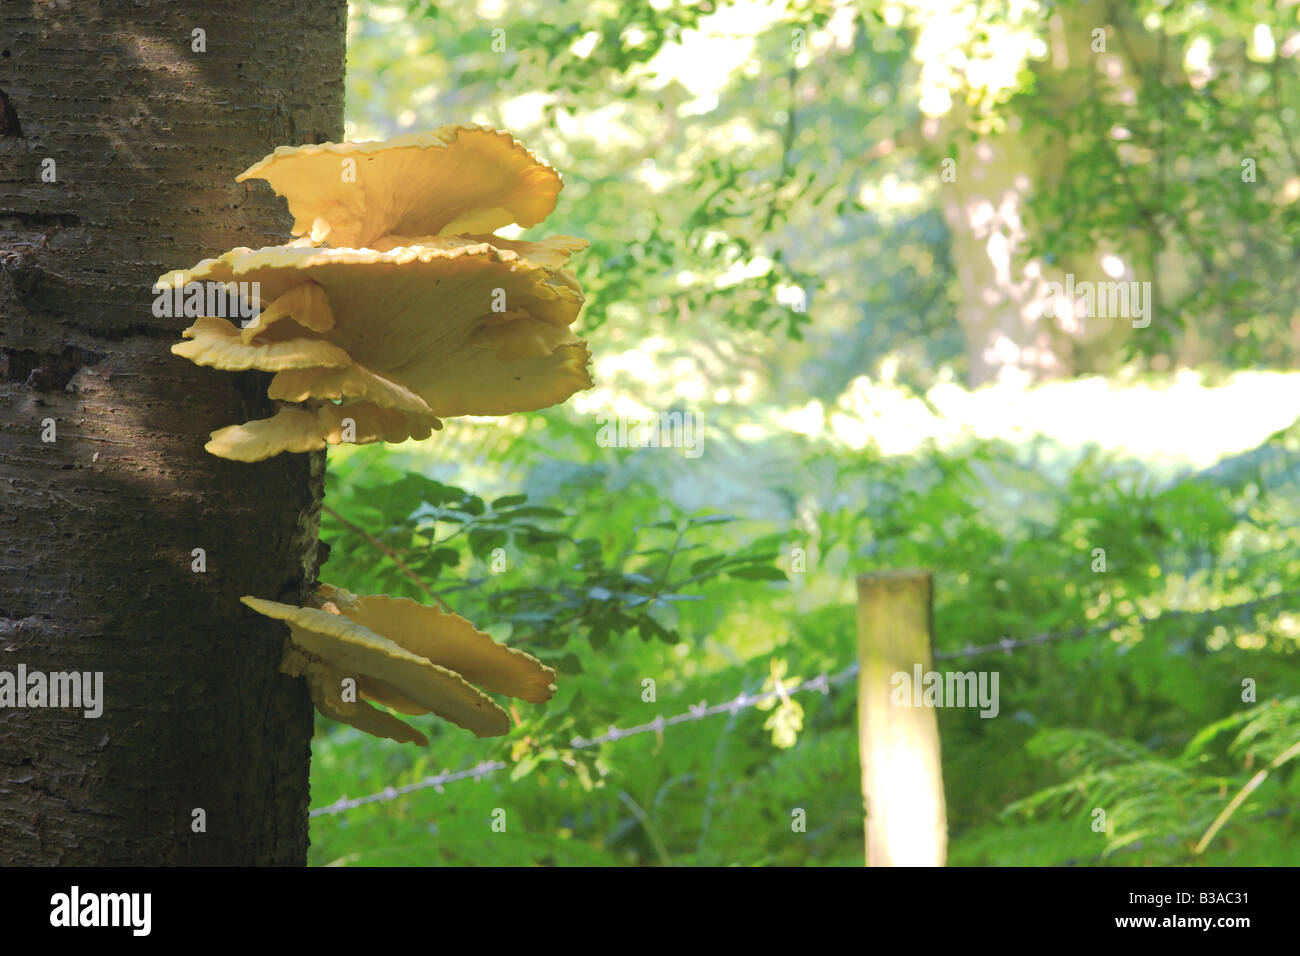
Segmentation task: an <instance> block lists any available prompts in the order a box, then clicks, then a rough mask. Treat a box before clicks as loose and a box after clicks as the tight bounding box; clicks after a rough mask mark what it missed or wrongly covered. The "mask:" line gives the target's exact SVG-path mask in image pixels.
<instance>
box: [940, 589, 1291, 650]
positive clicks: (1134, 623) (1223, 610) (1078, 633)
mask: <svg viewBox="0 0 1300 956" xmlns="http://www.w3.org/2000/svg"><path fill="white" fill-rule="evenodd" d="M1283 598H1295V599H1297V600H1300V590H1293V591H1279V592H1278V593H1277V594H1270V595H1267V596H1265V597H1260V598H1254V599H1253V600H1250V601H1242V602H1241V603H1240V604H1225V605H1223V606H1222V607H1215V608H1202V609H1200V610H1199V611H1197V610H1191V609H1185V610H1184V609H1180V610H1174V611H1165V612H1163V613H1161V614H1153V615H1151V616H1150V617H1137V618H1133V619H1132V620H1129V621H1110V622H1107V623H1106V624H1094V625H1085V626H1082V627H1076V628H1073V629H1072V630H1069V631H1057V632H1055V633H1053V632H1051V631H1047V632H1044V633H1041V634H1034V635H1032V636H1030V637H1021V638H1010V637H1004V638H1002V639H1001V640H999V641H994V642H993V643H992V644H967V645H966V646H965V647H962V648H959V649H957V650H951V651H936V652H935V654H934V659H935V660H936V661H949V660H953V659H954V658H958V657H963V658H964V657H980V656H982V655H984V654H996V653H999V652H1003V653H1010V652H1012V651H1015V650H1019V649H1020V648H1023V647H1039V646H1041V645H1043V644H1051V643H1054V642H1055V641H1069V640H1081V639H1083V638H1086V637H1103V636H1106V635H1109V634H1113V633H1114V632H1115V631H1118V630H1120V629H1121V628H1125V627H1145V626H1147V625H1149V624H1158V623H1161V622H1163V621H1168V620H1175V619H1177V618H1184V617H1198V618H1199V617H1209V616H1211V615H1214V614H1228V613H1231V612H1232V611H1245V610H1248V609H1249V608H1253V607H1257V606H1259V605H1261V604H1270V603H1272V602H1274V601H1280V600H1282V599H1283Z"/></svg>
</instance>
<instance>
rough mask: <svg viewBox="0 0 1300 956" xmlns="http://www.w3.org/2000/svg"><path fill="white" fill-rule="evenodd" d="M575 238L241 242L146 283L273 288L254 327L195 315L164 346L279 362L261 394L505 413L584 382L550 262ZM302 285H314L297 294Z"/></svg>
mask: <svg viewBox="0 0 1300 956" xmlns="http://www.w3.org/2000/svg"><path fill="white" fill-rule="evenodd" d="M501 242H502V243H505V240H502V241H501ZM583 246H585V242H584V241H583V240H581V239H574V238H571V237H568V236H556V237H552V238H551V239H548V240H543V241H542V242H539V243H527V242H510V243H508V246H504V245H499V244H497V243H496V242H495V241H494V242H488V241H484V240H480V239H476V238H472V237H460V236H437V237H422V242H421V243H420V244H415V245H400V246H395V247H393V248H391V249H388V250H386V251H380V250H373V249H364V250H363V249H326V248H309V247H299V248H291V247H284V246H274V247H270V248H266V249H258V250H256V251H254V250H250V249H243V248H241V249H233V250H231V251H230V252H228V253H226V254H225V255H223V256H221V257H220V258H217V259H205V260H203V261H202V262H200V263H199V264H198V265H196V266H195V267H194V268H193V269H189V270H183V271H178V272H172V273H168V274H167V275H165V276H163V277H162V278H160V279H159V280H158V283H159V285H160V286H162V287H168V286H173V285H182V286H183V285H186V284H188V283H192V282H221V283H226V282H231V281H240V282H256V283H258V284H259V286H260V289H261V296H260V297H261V299H262V300H263V301H268V300H272V304H271V306H270V307H268V309H267V310H266V311H267V312H271V311H276V312H278V313H279V314H277V315H276V316H275V319H274V321H272V322H266V321H264V320H262V319H261V318H259V320H258V321H257V323H255V324H257V325H260V326H261V330H259V331H255V333H254V335H253V336H252V337H251V338H249V337H248V335H247V333H248V331H249V330H248V329H244V330H238V329H235V328H234V326H233V325H231V324H230V323H228V322H225V321H224V320H219V319H217V320H214V319H202V320H200V321H198V322H196V323H195V325H194V326H193V327H192V328H191V329H189V330H187V331H186V333H185V335H186V337H187V338H189V339H191V341H189V342H184V343H180V344H178V345H177V346H175V347H174V348H173V351H174V352H176V353H177V354H179V355H184V356H185V357H187V358H190V359H191V360H192V361H195V362H197V363H199V364H203V365H213V366H216V367H218V368H226V369H235V368H240V369H242V368H260V369H265V370H268V371H275V372H279V373H281V374H280V375H277V376H276V378H275V379H274V380H273V382H272V385H271V389H270V393H269V394H270V396H271V397H272V398H275V399H280V400H284V401H305V400H307V399H324V400H359V401H370V402H374V403H376V404H379V405H381V406H383V407H388V408H397V409H401V410H403V411H408V412H413V413H419V414H424V415H431V416H436V417H448V416H454V415H506V414H510V413H512V412H521V411H532V410H535V409H538V408H545V407H546V406H548V405H554V404H557V403H559V402H562V401H564V400H565V399H567V398H568V397H569V396H571V395H572V394H573V393H574V392H577V391H579V390H581V389H584V388H589V387H590V386H591V384H592V382H591V377H590V375H589V373H588V371H587V365H588V362H589V361H590V353H589V352H588V350H587V347H586V344H585V343H584V342H583V341H582V340H581V339H579V338H578V337H577V336H576V335H574V334H573V333H572V332H571V331H569V328H568V327H569V325H570V324H571V323H572V322H573V321H574V320H575V319H576V318H577V315H578V311H579V309H580V308H581V307H582V303H583V295H582V289H581V287H580V286H579V285H578V282H577V279H576V278H575V277H574V276H573V274H572V273H571V272H569V271H568V270H567V269H564V268H562V266H563V264H564V263H565V262H567V259H568V256H569V255H570V254H571V253H572V252H574V251H576V250H578V249H580V248H582V247H583ZM305 283H313V284H314V285H315V286H316V287H318V288H319V294H314V293H313V294H310V295H309V294H306V293H304V292H303V290H302V286H303V285H304V284H305ZM285 298H294V299H296V300H297V301H298V303H299V305H298V308H301V309H302V310H304V311H303V312H302V314H303V315H304V318H303V319H302V320H301V321H299V319H298V315H299V313H298V312H293V311H290V310H286V309H285V308H281V303H282V302H283V301H285ZM326 313H327V314H326ZM265 314H266V313H265V312H264V313H263V315H265ZM321 330H323V331H321ZM340 352H341V353H342V356H343V357H341V356H340Z"/></svg>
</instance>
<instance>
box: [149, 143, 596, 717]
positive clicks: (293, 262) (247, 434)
mask: <svg viewBox="0 0 1300 956" xmlns="http://www.w3.org/2000/svg"><path fill="white" fill-rule="evenodd" d="M236 179H237V181H241V182H242V181H244V180H249V179H263V180H266V181H267V182H268V183H270V185H271V187H272V188H273V189H274V190H275V192H276V193H277V194H278V195H281V196H283V197H285V199H286V200H287V201H288V204H289V211H290V213H291V214H292V215H293V217H294V225H293V229H292V234H293V236H294V237H296V238H294V239H292V240H290V241H288V242H286V244H285V245H281V246H273V247H270V248H264V249H247V248H237V249H232V250H230V251H229V252H227V253H225V254H224V255H221V256H219V257H217V258H215V259H204V260H203V261H202V262H200V263H198V264H197V265H195V266H194V267H193V268H190V269H182V270H176V271H173V272H169V273H167V274H166V275H164V276H162V277H160V278H159V280H158V284H157V285H158V289H157V290H156V291H163V290H171V291H176V290H184V289H189V288H192V287H193V286H194V284H196V283H202V284H207V283H217V284H219V285H220V286H222V287H225V288H231V289H235V288H241V289H246V288H252V289H256V290H257V293H258V294H257V298H258V301H259V304H262V305H264V308H262V309H261V311H260V313H259V314H257V315H256V317H255V318H253V319H252V320H251V321H250V322H248V323H247V324H246V325H244V326H242V327H241V326H238V325H236V324H234V323H233V322H231V321H230V320H229V319H227V318H225V317H222V316H200V317H196V318H195V321H194V323H193V324H192V325H191V326H190V327H189V328H188V329H186V330H185V331H184V332H183V333H182V336H183V338H184V340H185V341H183V342H180V343H177V344H176V345H175V346H173V347H172V351H173V352H174V353H175V354H176V355H179V356H182V357H183V358H187V359H189V360H190V361H192V362H194V363H196V364H198V365H204V366H210V367H212V368H216V369H222V370H226V371H244V370H248V369H259V370H261V371H265V372H271V373H273V376H272V378H271V381H270V385H269V386H268V397H270V398H271V399H273V400H275V401H276V403H277V411H276V412H275V414H274V415H272V416H271V417H270V418H265V419H259V420H255V421H249V422H243V423H240V424H232V425H230V426H227V427H225V428H221V429H218V430H217V431H215V432H213V433H212V435H211V440H210V441H209V442H208V443H207V446H206V448H207V450H208V451H209V452H211V453H212V454H214V455H218V456H220V457H222V458H229V459H233V460H235V461H244V462H255V461H261V460H263V459H265V458H269V457H271V456H273V455H278V454H280V453H282V452H310V451H316V450H319V449H322V448H325V447H326V446H327V445H333V444H340V443H345V442H346V443H351V444H367V443H372V442H380V441H384V442H400V441H405V440H407V439H415V440H424V439H427V438H429V437H430V436H431V435H432V434H433V432H435V431H437V430H440V429H441V428H442V427H443V425H442V420H443V419H444V418H450V417H454V416H460V415H506V414H510V413H512V412H522V411H531V410H534V409H539V408H545V407H547V406H549V405H554V404H557V403H559V402H563V401H564V400H566V399H567V398H569V396H571V395H572V394H573V393H574V392H577V391H579V390H580V389H584V388H589V387H590V386H591V384H592V382H591V377H590V375H589V373H588V364H589V362H590V358H591V356H590V353H589V351H588V349H587V345H586V343H585V342H583V341H582V340H581V339H580V338H578V337H577V336H576V335H575V334H574V333H573V332H572V331H571V330H570V326H571V325H572V324H573V322H574V320H575V319H576V318H577V316H578V311H579V309H580V308H581V307H582V303H583V295H582V289H581V287H580V286H579V284H578V281H577V278H576V277H575V276H574V274H573V273H572V272H571V271H570V270H569V269H568V268H567V265H568V260H569V257H570V256H571V255H572V254H573V253H575V252H578V251H580V250H581V249H583V248H585V247H586V245H587V242H586V241H585V240H583V239H576V238H573V237H571V236H551V237H548V238H545V239H542V240H540V241H537V242H525V241H521V240H510V239H505V238H503V237H500V236H496V235H494V234H493V233H494V232H495V231H496V230H497V229H501V228H503V227H505V226H509V225H511V224H517V225H519V226H521V227H525V228H527V227H530V226H534V225H536V224H537V223H539V222H541V221H542V220H543V219H545V218H546V216H547V215H549V214H550V212H551V211H552V210H553V209H554V208H555V203H556V199H557V197H558V195H559V192H560V188H561V185H562V183H561V180H560V176H559V173H557V172H556V171H555V170H554V169H552V168H551V167H550V166H548V165H546V164H545V163H543V162H542V161H540V160H539V159H537V157H535V156H534V155H533V154H532V153H530V152H529V151H528V150H527V149H525V148H524V147H523V145H522V144H520V143H519V142H518V141H517V140H515V139H514V138H513V137H512V136H510V135H509V134H508V133H504V132H500V131H498V130H493V129H488V128H486V127H481V126H446V127H443V128H441V129H438V130H434V131H432V132H427V133H416V134H411V135H408V136H400V137H397V138H395V139H390V140H385V141H381V142H369V143H322V144H319V145H309V146H297V147H288V146H282V147H280V148H278V149H276V150H275V152H273V153H272V154H271V155H269V156H267V157H266V158H265V159H263V160H262V161H261V162H258V163H255V164H254V165H253V166H251V167H249V168H248V169H247V170H245V171H244V172H243V173H242V174H241V175H240V176H238V177H236ZM243 602H244V603H245V604H246V605H248V606H249V607H250V608H252V609H253V610H255V611H257V612H258V613H261V614H264V615H267V616H269V617H273V618H277V619H279V620H283V621H285V622H286V623H288V625H289V630H290V644H289V646H288V649H287V651H286V654H285V659H284V663H283V665H282V669H283V670H284V671H285V672H286V673H289V674H292V675H295V676H303V677H305V678H306V679H307V681H308V686H309V687H310V689H311V694H312V699H313V700H314V701H315V703H316V706H317V708H318V709H320V711H321V712H322V713H324V714H326V715H327V716H329V717H332V718H334V719H336V720H342V721H345V722H347V723H350V724H352V725H353V726H356V727H359V728H360V729H362V730H365V731H367V732H369V733H372V734H376V735H378V736H383V737H390V738H392V739H394V740H399V741H411V742H419V743H425V742H426V739H425V737H424V735H423V734H421V733H420V732H418V731H416V730H415V729H413V728H412V727H410V726H409V725H408V724H406V723H405V722H403V721H401V720H399V719H398V718H396V717H394V716H393V715H392V714H390V713H388V712H387V711H382V710H379V709H377V708H375V707H374V706H373V705H372V704H371V703H369V702H368V701H372V702H374V703H379V704H382V705H384V706H385V707H388V708H391V709H392V710H395V711H398V712H399V713H404V714H412V715H418V714H425V713H429V712H432V713H434V714H436V715H437V716H439V717H442V718H444V719H446V720H449V721H451V722H452V723H455V724H457V725H458V726H461V727H464V728H466V729H469V730H472V731H473V732H474V733H476V734H478V735H479V736H489V735H498V734H503V733H505V732H506V731H507V729H508V728H509V719H508V717H507V716H506V712H505V711H504V710H502V709H501V707H500V706H498V705H497V704H496V702H495V701H493V700H492V698H491V697H488V696H487V695H486V694H485V693H483V691H481V690H479V689H478V687H475V686H474V685H476V684H477V685H479V687H482V688H484V689H485V690H487V691H491V692H493V693H500V694H506V695H508V696H512V697H518V698H520V699H523V700H527V701H533V702H542V701H545V700H547V699H549V698H550V696H551V695H552V694H553V693H554V691H555V685H554V678H555V672H554V671H553V670H551V669H550V668H548V667H546V666H544V665H543V664H542V663H541V662H540V661H538V660H537V659H536V658H534V657H532V656H531V655H528V654H525V653H523V652H522V651H518V650H514V649H511V648H508V647H506V646H505V645H502V644H497V643H496V642H495V641H493V640H492V638H491V637H490V636H488V635H487V634H485V633H483V632H482V631H479V630H477V629H475V628H474V627H473V625H471V624H470V623H469V622H468V621H466V620H465V619H464V618H462V617H460V616H458V615H455V614H450V613H447V612H444V611H442V610H439V609H435V608H429V607H425V606H423V605H420V604H417V603H416V602H413V601H407V600H405V599H394V598H389V597H385V596H382V595H376V596H360V597H358V596H356V595H352V594H350V593H349V592H347V591H345V590H342V589H340V588H334V587H331V586H330V585H325V584H321V585H320V586H319V587H318V588H317V590H316V591H315V594H314V596H313V599H312V602H309V603H311V604H312V606H309V607H293V606H291V605H287V604H281V603H278V602H275V601H267V600H263V599H261V598H257V597H251V596H250V597H245V598H243ZM349 680H351V682H352V683H350V684H349V683H348V682H349ZM350 691H355V693H350Z"/></svg>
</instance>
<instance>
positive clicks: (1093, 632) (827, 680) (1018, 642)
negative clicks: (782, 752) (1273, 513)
mask: <svg viewBox="0 0 1300 956" xmlns="http://www.w3.org/2000/svg"><path fill="white" fill-rule="evenodd" d="M1282 598H1297V599H1300V590H1297V591H1280V592H1278V593H1277V594H1270V595H1267V596H1265V597H1260V598H1255V599H1253V600H1250V601H1243V602H1241V603H1239V604H1228V605H1224V606H1222V607H1217V608H1202V609H1201V610H1199V611H1197V610H1190V609H1186V610H1184V609H1180V610H1173V611H1165V612H1164V613H1163V614H1156V615H1152V616H1150V617H1140V618H1134V619H1133V620H1130V621H1111V622H1108V623H1106V624H1098V625H1091V626H1085V627H1078V628H1074V629H1072V630H1069V631H1058V632H1050V631H1048V632H1044V633H1041V634H1034V635H1031V636H1030V637H1022V638H1003V639H1002V640H1000V641H995V642H994V643H992V644H978V645H977V644H968V645H967V646H966V647H963V648H960V649H958V650H952V651H936V652H935V653H934V655H933V656H934V660H936V661H946V660H953V659H955V658H966V657H979V656H982V655H986V654H996V653H1006V654H1009V653H1012V652H1013V651H1017V650H1021V649H1023V648H1026V647H1039V646H1042V645H1044V644H1050V643H1053V642H1055V641H1064V640H1081V639H1083V638H1085V637H1102V636H1107V635H1110V634H1112V633H1114V632H1115V631H1117V630H1119V629H1121V628H1125V627H1134V626H1145V625H1149V624H1155V623H1158V622H1161V621H1165V620H1171V619H1177V618H1184V617H1208V616H1211V615H1215V614H1227V613H1230V612H1232V611H1244V610H1247V609H1249V608H1252V607H1257V606H1259V605H1263V604H1268V603H1272V602H1274V601H1278V600H1281V599H1282ZM859 669H860V668H859V664H858V662H857V661H854V662H853V663H852V664H850V665H849V666H848V667H845V668H844V669H843V670H840V671H838V672H837V673H835V674H829V673H827V672H826V671H823V672H822V673H821V674H819V675H818V676H816V677H813V678H809V679H808V680H805V681H801V682H800V683H798V684H796V685H794V686H793V687H786V686H784V683H783V682H781V681H778V682H777V686H776V688H775V689H773V690H770V691H763V692H761V693H758V694H749V693H746V692H745V691H741V692H740V693H739V694H737V695H736V696H735V697H733V698H732V699H731V700H728V701H725V702H723V703H721V704H709V703H707V702H706V701H700V703H699V704H695V705H693V706H691V707H689V708H687V710H686V711H684V712H682V713H680V714H675V715H673V716H672V717H664V716H663V715H662V714H660V715H659V716H658V717H656V718H655V719H654V720H651V721H647V722H646V723H644V724H637V725H635V726H632V727H615V726H613V725H610V728H609V730H607V731H606V732H605V733H603V734H601V735H599V736H596V737H573V738H572V739H571V740H570V741H569V746H571V747H572V748H573V749H574V750H585V749H587V748H590V747H596V746H598V745H600V744H604V743H610V742H612V741H617V740H622V739H624V738H626V737H635V736H637V735H638V734H648V733H652V732H654V733H660V732H662V731H663V730H664V729H665V728H668V727H673V726H676V725H677V724H684V723H690V722H692V721H696V720H704V719H705V718H706V717H714V716H717V715H718V714H736V713H739V712H740V711H742V710H745V709H747V708H750V707H756V706H758V705H759V704H760V703H763V702H764V701H768V700H773V699H775V698H778V697H779V698H781V699H783V700H788V699H789V697H791V696H793V695H795V694H800V693H804V692H806V691H810V690H815V691H820V692H821V693H823V694H829V693H830V689H831V687H833V686H835V685H837V684H843V683H844V682H846V681H849V680H852V679H853V678H854V677H856V676H857V674H858V671H859ZM507 766H508V764H506V763H503V762H502V761H500V760H487V761H484V762H482V763H479V764H477V765H475V766H473V767H469V768H466V769H464V770H454V771H444V772H443V773H440V774H436V775H434V776H430V777H425V778H424V779H422V780H417V781H415V782H414V783H408V784H406V785H404V786H401V787H385V788H384V789H383V790H380V791H378V792H376V793H371V794H367V795H366V796H364V797H354V798H351V799H349V798H347V797H340V798H339V799H338V800H336V801H334V802H333V803H330V804H326V805H325V806H323V807H317V808H316V809H314V810H312V811H311V812H310V813H309V814H308V815H309V816H310V817H319V816H332V815H334V814H339V813H344V812H346V811H348V810H354V809H356V808H357V807H362V806H365V805H366V804H370V803H385V802H387V801H390V800H396V799H397V798H398V797H401V796H406V795H407V794H411V793H417V792H419V791H421V790H430V789H432V790H436V791H438V792H439V793H441V792H442V788H443V786H444V785H445V784H448V783H455V782H456V781H458V780H474V781H478V780H481V779H483V778H484V777H486V776H489V775H490V774H493V773H496V772H497V771H499V770H505V769H506V767H507Z"/></svg>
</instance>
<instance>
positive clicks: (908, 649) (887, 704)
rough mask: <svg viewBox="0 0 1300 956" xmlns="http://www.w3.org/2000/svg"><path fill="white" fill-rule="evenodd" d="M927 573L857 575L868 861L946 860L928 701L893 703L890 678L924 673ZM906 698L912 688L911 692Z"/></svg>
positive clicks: (934, 726)
mask: <svg viewBox="0 0 1300 956" xmlns="http://www.w3.org/2000/svg"><path fill="white" fill-rule="evenodd" d="M931 621H932V584H931V577H930V572H928V571H919V570H906V571H878V572H874V573H871V574H862V575H859V576H858V663H859V665H860V667H861V670H860V671H859V672H858V740H859V748H860V756H861V760H862V797H863V804H864V807H865V810H866V838H867V865H868V866H943V865H944V862H945V859H946V856H947V850H948V822H947V813H946V810H945V808H944V799H943V771H942V767H941V765H940V762H939V723H938V720H937V717H936V714H935V712H934V708H932V707H922V706H896V705H895V704H893V703H892V702H891V695H892V694H893V693H894V692H895V690H894V687H895V685H894V683H893V682H892V681H891V679H892V678H893V676H894V675H895V674H897V673H900V672H901V673H903V674H906V675H907V686H908V688H909V689H910V687H911V684H912V682H913V680H914V676H915V673H916V672H915V668H916V666H917V665H919V666H920V672H921V673H922V674H924V673H926V672H928V671H929V670H930V666H931V660H930V629H931ZM908 696H909V699H910V693H909V695H908Z"/></svg>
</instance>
